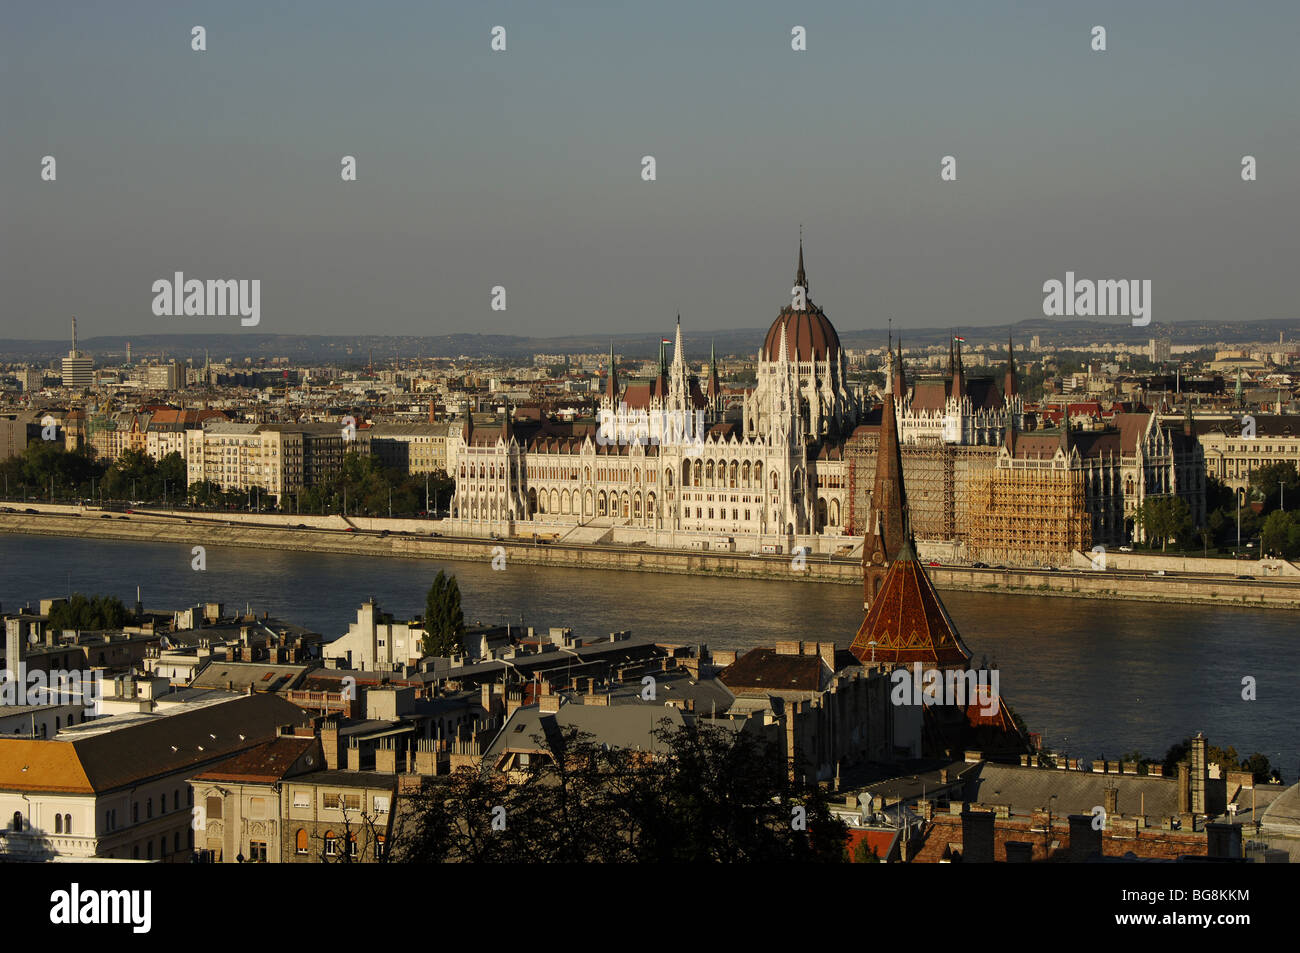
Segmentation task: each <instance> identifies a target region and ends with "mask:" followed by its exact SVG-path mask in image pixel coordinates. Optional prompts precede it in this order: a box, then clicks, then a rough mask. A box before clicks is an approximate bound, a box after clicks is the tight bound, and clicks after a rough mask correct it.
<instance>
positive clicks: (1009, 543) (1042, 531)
mask: <svg viewBox="0 0 1300 953" xmlns="http://www.w3.org/2000/svg"><path fill="white" fill-rule="evenodd" d="M1091 525H1092V521H1091V519H1090V518H1089V516H1088V511H1087V506H1086V503H1085V500H1084V481H1083V472H1082V471H1081V470H1078V469H1068V468H1064V467H1059V466H1053V465H1052V462H1051V461H1043V463H1042V465H1029V466H1026V465H1024V463H1023V462H1022V461H1013V464H1012V465H1011V466H999V467H996V468H994V469H992V470H989V471H986V472H984V473H980V474H976V475H973V476H972V478H971V484H970V491H969V492H968V493H967V494H966V526H967V536H966V544H967V551H968V553H969V554H970V555H971V556H972V557H973V558H977V559H986V560H996V561H999V562H1016V563H1024V562H1026V561H1027V560H1029V561H1032V560H1034V559H1042V560H1043V561H1046V562H1052V563H1055V562H1056V561H1058V560H1060V559H1063V558H1064V557H1066V556H1068V555H1069V553H1070V552H1071V550H1075V549H1078V550H1083V551H1085V552H1086V551H1087V550H1088V549H1090V548H1091V546H1092V531H1091Z"/></svg>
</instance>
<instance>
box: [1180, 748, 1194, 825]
mask: <svg viewBox="0 0 1300 953" xmlns="http://www.w3.org/2000/svg"><path fill="white" fill-rule="evenodd" d="M1191 811H1192V786H1191V765H1189V764H1188V763H1187V762H1186V761H1179V762H1178V813H1179V814H1180V815H1182V814H1190V813H1191Z"/></svg>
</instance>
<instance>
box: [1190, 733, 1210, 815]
mask: <svg viewBox="0 0 1300 953" xmlns="http://www.w3.org/2000/svg"><path fill="white" fill-rule="evenodd" d="M1205 748H1206V745H1205V735H1203V734H1202V733H1201V732H1199V731H1198V732H1197V733H1196V737H1195V738H1193V739H1192V778H1191V782H1192V784H1191V796H1192V813H1193V814H1207V813H1209V812H1208V811H1207V810H1206V804H1205V782H1206V778H1207V776H1208V764H1207V762H1206V757H1205Z"/></svg>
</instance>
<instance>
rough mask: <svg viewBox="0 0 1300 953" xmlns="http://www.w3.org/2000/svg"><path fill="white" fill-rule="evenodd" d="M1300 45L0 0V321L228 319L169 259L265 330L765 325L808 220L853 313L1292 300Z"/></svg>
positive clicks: (232, 3) (870, 6) (875, 9)
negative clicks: (1113, 289) (1144, 295)
mask: <svg viewBox="0 0 1300 953" xmlns="http://www.w3.org/2000/svg"><path fill="white" fill-rule="evenodd" d="M196 24H197V25H202V26H203V27H204V28H205V29H206V41H207V49H206V50H205V51H202V52H196V51H194V50H192V49H191V28H192V27H193V26H194V25H196ZM498 25H500V26H503V27H504V28H505V31H506V50H505V51H504V52H493V51H492V50H491V49H490V44H491V40H492V35H491V31H492V29H493V27H495V26H498ZM796 25H798V26H803V27H804V28H805V29H806V32H807V50H806V51H803V52H795V51H794V50H792V49H791V30H792V28H793V27H795V26H796ZM1095 25H1102V26H1104V27H1105V28H1106V45H1107V49H1106V50H1105V51H1104V52H1094V51H1093V50H1092V49H1091V44H1092V42H1093V39H1092V28H1093V27H1094V26H1095ZM1298 35H1300V4H1296V3H1294V2H1293V0H1280V2H1266V0H1260V2H1250V0H1244V2H1241V3H1227V2H1199V0H1177V2H1166V0H1144V2H1142V3H1140V4H1135V3H1130V2H1114V3H1111V2H1088V3H1081V2H1077V0H1076V2H1054V0H1037V2H1031V0H1026V2H1017V3H1012V2H1001V0H988V2H979V3H974V2H969V0H952V2H926V0H909V2H891V3H872V2H851V3H850V2H841V3H829V2H820V3H819V2H799V3H789V2H787V3H778V2H768V0H751V2H744V3H741V2H735V3H715V2H701V0H695V2H684V3H679V2H675V0H655V2H652V3H630V2H619V0H607V2H589V3H546V2H540V0H528V2H523V3H502V2H491V0H488V2H475V3H440V2H428V0H423V2H390V0H366V2H358V3H342V2H337V0H313V2H277V0H257V2H243V0H220V2H217V0H212V2H187V0H176V2H135V0H115V2H113V3H102V2H62V0H5V2H4V3H3V4H2V5H0V116H2V117H3V130H4V131H3V135H0V337H13V338H45V339H49V338H61V337H64V336H66V334H67V327H68V324H69V322H70V318H71V316H72V315H76V316H77V318H78V325H79V330H80V333H81V335H82V336H83V337H91V336H95V335H109V334H132V333H135V334H143V333H174V332H190V331H199V332H205V333H212V332H217V331H229V332H240V331H241V326H240V323H239V320H238V318H231V317H203V316H193V315H192V316H183V317H169V316H155V315H154V314H153V311H152V308H151V304H152V302H153V298H154V295H153V291H152V285H153V283H154V282H155V281H157V280H159V279H163V278H171V277H172V275H173V274H174V273H175V272H177V271H180V272H182V273H183V274H184V275H185V276H186V277H187V278H199V279H227V278H234V279H246V280H252V279H257V280H259V281H260V282H261V314H260V323H259V325H258V326H257V327H250V328H246V329H242V330H244V331H247V332H249V333H255V332H272V333H289V334H352V333H356V334H398V335H442V334H454V333H477V332H481V333H505V334H526V335H540V336H551V335H564V334H591V333H604V332H609V333H611V334H623V333H634V332H639V333H654V332H655V331H656V329H662V330H663V331H664V332H665V333H668V332H670V331H671V328H672V324H673V322H674V320H675V316H676V314H677V313H678V312H680V313H681V315H682V323H683V326H684V327H685V328H688V329H690V331H691V332H692V333H699V332H705V331H709V330H724V329H732V328H748V327H766V326H767V325H768V324H770V323H771V321H772V320H773V319H774V318H775V317H776V315H777V312H778V311H779V310H780V308H781V307H782V306H783V305H785V304H788V303H789V300H790V290H791V284H792V281H793V277H794V270H795V259H796V254H797V250H798V241H799V227H800V225H801V224H802V226H803V234H804V249H805V256H806V263H807V271H808V279H809V286H810V288H809V290H810V294H811V297H812V299H813V300H814V301H815V302H816V303H817V304H818V305H819V306H821V307H822V308H824V309H825V311H826V313H827V315H828V317H830V319H831V320H832V322H834V323H835V324H836V326H837V327H839V328H840V329H841V330H856V329H864V328H879V327H883V326H884V325H885V323H886V320H887V319H891V318H892V320H893V324H894V327H895V328H896V329H899V330H900V331H902V332H903V333H906V329H907V328H909V327H937V326H947V327H970V328H974V327H978V326H980V325H985V324H1000V323H1006V322H1008V321H1017V320H1022V319H1024V318H1031V317H1041V316H1042V313H1043V312H1042V308H1043V298H1044V293H1043V284H1044V282H1046V281H1049V280H1051V279H1053V278H1055V279H1058V280H1059V279H1064V277H1065V273H1066V272H1067V271H1072V272H1074V273H1075V274H1076V276H1079V277H1087V278H1092V279H1096V280H1101V279H1116V278H1128V279H1142V280H1150V281H1151V282H1152V295H1151V297H1152V300H1151V313H1152V318H1153V320H1154V322H1155V323H1156V324H1161V323H1164V322H1168V321H1191V320H1201V321H1206V320H1208V321H1213V320H1236V319H1271V318H1291V317H1300V314H1298V311H1300V308H1298V306H1297V295H1296V286H1295V279H1294V277H1293V272H1294V269H1295V264H1296V257H1297V256H1296V252H1297V250H1298V248H1300V240H1298V239H1297V235H1296V227H1295V215H1296V209H1297V208H1300V202H1298V201H1297V200H1300V184H1298V183H1300V100H1298V99H1297V97H1296V92H1295V91H1296V89H1297V87H1298V86H1300V83H1298V82H1297V78H1298V75H1297V74H1298V73H1300V60H1298V59H1297V57H1296V53H1295V43H1296V37H1297V36H1298ZM47 155H50V156H54V158H55V162H56V167H55V169H56V176H57V177H56V179H55V180H54V181H44V180H42V177H41V172H42V162H43V157H45V156H47ZM345 155H351V156H355V157H356V160H357V180H356V181H354V182H344V181H342V178H341V175H340V170H341V160H342V157H343V156H345ZM647 155H649V156H653V157H654V158H655V164H656V168H655V172H656V179H655V180H654V181H644V180H643V178H642V157H643V156H647ZM949 155H950V156H953V157H954V158H955V160H956V179H955V180H954V181H942V180H941V178H940V164H941V161H942V159H943V157H944V156H949ZM1244 155H1252V156H1255V157H1256V162H1257V176H1258V178H1257V180H1256V181H1253V182H1243V181H1242V177H1241V161H1242V156H1244ZM496 286H501V287H504V288H505V289H506V300H505V303H506V308H505V310H503V311H501V310H494V309H493V308H492V300H493V297H492V289H493V288H494V287H496Z"/></svg>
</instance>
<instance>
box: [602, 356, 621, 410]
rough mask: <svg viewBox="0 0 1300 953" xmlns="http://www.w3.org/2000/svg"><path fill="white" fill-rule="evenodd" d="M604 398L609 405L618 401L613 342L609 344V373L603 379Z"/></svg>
mask: <svg viewBox="0 0 1300 953" xmlns="http://www.w3.org/2000/svg"><path fill="white" fill-rule="evenodd" d="M605 397H606V399H607V400H609V402H610V403H611V404H614V403H617V401H618V371H617V370H616V369H615V368H614V342H613V341H610V342H609V371H608V374H607V376H606V378H605Z"/></svg>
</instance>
